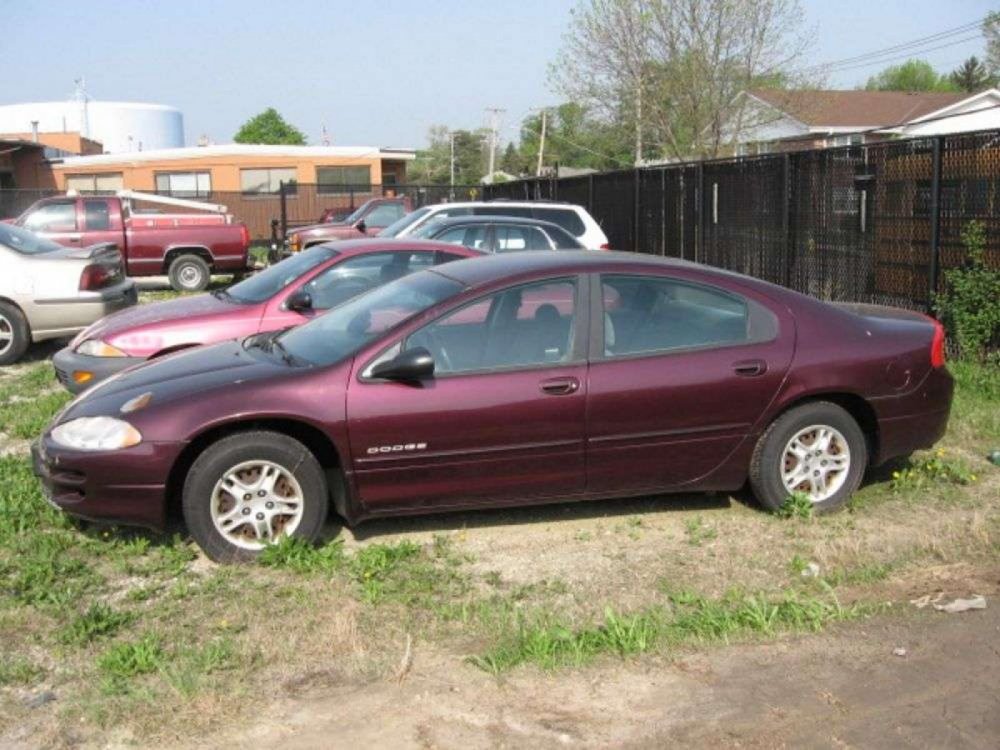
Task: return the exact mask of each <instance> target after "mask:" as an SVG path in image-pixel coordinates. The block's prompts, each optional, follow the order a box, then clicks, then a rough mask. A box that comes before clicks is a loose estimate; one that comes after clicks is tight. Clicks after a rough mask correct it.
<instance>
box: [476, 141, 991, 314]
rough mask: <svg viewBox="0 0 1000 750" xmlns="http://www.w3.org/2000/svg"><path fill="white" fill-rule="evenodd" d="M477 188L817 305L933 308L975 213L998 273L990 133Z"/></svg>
mask: <svg viewBox="0 0 1000 750" xmlns="http://www.w3.org/2000/svg"><path fill="white" fill-rule="evenodd" d="M485 197H486V198H487V199H496V198H507V199H522V200H523V199H541V200H560V201H569V202H571V203H577V204H579V205H581V206H583V207H585V208H586V209H587V210H588V211H590V213H591V214H592V215H593V216H594V218H595V219H597V221H598V222H599V223H600V224H601V226H602V227H603V228H604V232H605V233H606V234H607V235H608V239H609V241H610V243H611V246H612V247H614V248H617V249H621V250H634V251H637V252H642V253H652V254H656V255H666V256H671V257H677V258H686V259H688V260H694V261H698V262H701V263H707V264H709V265H713V266H718V267H720V268H726V269H729V270H732V271H738V272H740V273H745V274H748V275H751V276H755V277H757V278H761V279H766V280H767V281H771V282H774V283H777V284H781V285H783V286H787V287H791V288H792V289H796V290H798V291H801V292H804V293H806V294H810V295H813V296H815V297H819V298H821V299H826V300H834V301H850V302H875V303H880V304H891V305H897V306H903V307H910V308H913V309H921V310H927V309H929V308H930V306H931V304H932V301H933V293H934V292H935V291H940V289H941V283H942V278H943V271H944V270H946V269H948V268H954V267H956V266H960V265H962V264H963V263H964V262H965V253H964V249H963V247H962V244H961V239H960V237H961V231H962V229H963V227H965V226H966V225H967V224H968V222H970V221H973V220H976V221H981V222H983V224H984V225H985V226H986V236H987V253H986V254H987V261H988V262H989V263H990V264H992V265H993V266H995V267H997V268H1000V131H981V132H976V133H962V134H954V135H944V136H934V137H927V138H913V139H904V140H895V141H886V142H882V143H875V144H868V145H861V146H845V147H840V148H829V149H818V150H812V151H797V152H790V153H778V154H769V155H764V156H755V157H742V158H735V159H723V160H715V161H703V162H691V163H681V164H670V165H666V166H657V167H645V168H641V169H632V170H619V171H614V172H603V173H599V174H592V175H589V176H586V177H570V178H563V179H549V178H543V179H529V180H519V181H515V182H507V183H502V184H498V185H490V186H487V187H486V188H485Z"/></svg>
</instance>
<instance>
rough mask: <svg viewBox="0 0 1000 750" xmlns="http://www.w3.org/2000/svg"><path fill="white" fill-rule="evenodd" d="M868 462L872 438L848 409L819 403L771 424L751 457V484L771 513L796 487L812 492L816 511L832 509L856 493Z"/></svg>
mask: <svg viewBox="0 0 1000 750" xmlns="http://www.w3.org/2000/svg"><path fill="white" fill-rule="evenodd" d="M867 465H868V441H867V440H866V438H865V434H864V433H863V432H862V431H861V428H860V427H859V426H858V423H857V422H856V421H855V419H854V417H852V416H851V415H850V414H849V413H848V412H847V411H846V410H844V409H843V408H841V407H840V406H837V404H834V403H831V402H829V401H813V402H810V403H807V404H803V405H801V406H797V407H795V408H793V409H790V410H789V411H787V412H785V413H784V414H782V415H781V416H780V417H778V418H777V419H775V420H774V422H772V423H771V425H770V426H769V427H768V428H767V430H766V431H765V432H764V434H763V435H761V437H760V439H759V440H758V441H757V446H756V447H755V448H754V452H753V458H752V459H751V461H750V486H751V488H752V489H753V493H754V495H755V496H756V498H757V500H758V502H760V504H761V505H762V506H764V508H766V509H767V510H770V511H776V510H778V509H780V508H781V506H782V505H783V504H784V503H785V501H786V500H787V499H788V497H789V496H790V495H791V494H792V492H793V491H797V490H798V491H803V492H806V493H808V494H809V495H810V499H811V500H812V503H813V510H814V511H815V512H817V513H828V512H830V511H834V510H837V509H838V508H840V507H842V506H843V505H844V504H845V503H847V501H848V500H850V498H851V495H853V494H854V492H855V490H857V488H858V486H859V485H860V484H861V480H862V478H863V477H864V473H865V468H866V467H867Z"/></svg>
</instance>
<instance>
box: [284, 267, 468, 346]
mask: <svg viewBox="0 0 1000 750" xmlns="http://www.w3.org/2000/svg"><path fill="white" fill-rule="evenodd" d="M463 288H464V287H463V286H462V284H460V283H459V282H457V281H455V280H453V279H449V278H447V277H446V276H442V275H441V274H439V273H435V272H434V271H421V272H419V273H415V274H413V275H412V276H406V277H404V278H402V279H399V280H397V281H393V282H391V283H389V284H386V285H385V286H381V287H378V288H377V289H373V290H372V291H370V292H367V293H366V294H362V295H361V296H360V297H355V298H354V299H352V300H351V301H349V302H345V303H344V304H342V305H340V307H335V308H333V309H332V310H331V311H330V312H328V313H326V314H325V315H321V316H320V317H318V318H315V319H313V320H311V321H310V322H308V323H305V324H304V325H301V326H299V327H298V328H293V329H291V330H290V331H288V332H286V333H283V334H282V335H281V336H280V337H279V341H280V342H281V345H282V348H283V349H284V350H285V351H287V352H288V354H289V355H291V356H292V357H293V358H295V359H297V360H305V361H306V362H309V363H310V364H314V365H320V366H326V365H332V364H333V363H334V362H338V361H340V360H342V359H344V358H345V357H349V356H351V355H352V354H354V353H355V352H357V351H358V350H359V349H360V348H361V347H363V346H365V345H366V344H368V343H369V342H371V341H373V340H374V339H375V338H376V337H377V336H379V335H381V334H383V333H385V332H386V331H388V330H389V329H390V328H393V327H395V326H397V325H399V324H400V323H403V322H404V321H406V320H409V319H410V318H412V317H413V316H414V315H418V314H420V313H422V312H423V311H424V310H426V309H427V308H429V307H430V306H431V305H434V304H437V303H438V302H440V301H441V300H444V299H447V298H448V297H451V296H453V295H455V294H458V293H459V292H460V291H462V289H463Z"/></svg>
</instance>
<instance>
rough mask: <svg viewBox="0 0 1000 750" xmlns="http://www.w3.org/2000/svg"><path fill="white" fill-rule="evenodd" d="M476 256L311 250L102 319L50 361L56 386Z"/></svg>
mask: <svg viewBox="0 0 1000 750" xmlns="http://www.w3.org/2000/svg"><path fill="white" fill-rule="evenodd" d="M480 254H481V253H479V252H478V251H476V250H470V249H469V248H466V247H462V246H456V245H453V244H449V243H444V242H427V241H422V240H409V241H407V240H405V239H403V240H392V239H390V240H379V239H371V240H354V241H351V242H337V243H331V244H327V245H318V246H316V247H313V248H310V249H309V250H307V251H305V252H303V253H300V254H299V255H297V256H294V257H292V258H287V259H286V260H283V261H281V262H280V263H277V264H275V265H273V266H270V267H268V268H267V269H265V270H263V271H261V272H259V273H257V274H256V275H254V276H251V277H250V278H248V279H245V280H243V281H241V282H239V283H238V284H234V285H233V286H230V287H228V288H226V289H224V290H219V291H215V292H212V293H211V294H200V295H196V296H193V297H181V298H179V299H173V300H167V301H165V302H154V303H152V304H149V305H141V306H138V307H132V308H129V309H128V310H123V311H122V312H119V313H116V314H114V315H109V316H107V317H105V318H102V319H101V320H99V321H97V322H96V323H94V324H93V325H91V326H90V327H88V328H86V329H84V330H83V331H81V332H80V333H79V334H77V336H76V338H74V339H73V340H72V341H71V342H70V343H69V346H67V347H65V348H64V349H62V350H60V351H59V352H57V353H56V355H55V356H54V357H53V358H52V364H53V366H54V367H55V371H56V376H57V377H58V378H59V382H61V383H62V384H63V385H64V386H65V387H66V389H67V390H69V391H71V392H73V393H80V392H82V391H84V390H86V389H87V388H90V387H91V386H93V385H95V384H96V383H99V382H101V381H102V380H104V379H105V378H107V377H109V376H110V375H113V374H114V373H116V372H120V371H122V370H124V369H126V368H128V367H132V366H133V365H137V364H140V363H142V362H145V361H146V360H147V359H155V358H157V357H162V356H164V355H166V354H172V353H174V352H178V351H180V350H181V349H188V348H190V347H192V346H201V345H203V344H215V343H217V342H219V341H225V340H226V339H233V338H242V337H244V336H249V335H250V334H254V333H262V332H265V331H276V330H279V329H282V328H288V327H289V326H296V325H299V324H300V323H303V322H305V321H307V320H310V319H311V318H313V317H315V316H316V315H317V314H319V313H322V312H325V311H326V310H329V309H330V308H332V307H336V306H337V305H339V304H341V303H342V302H345V301H346V300H349V299H350V298H351V297H356V296H357V295H359V294H361V293H362V292H366V291H368V290H369V289H374V288H375V287H377V286H380V285H381V284H385V283H387V282H389V281H394V280H396V279H398V278H400V277H401V276H405V275H406V274H408V273H413V272H414V271H420V270H423V269H425V268H430V267H432V266H436V265H440V264H441V263H447V262H449V261H453V260H460V259H462V258H469V257H474V256H477V255H480Z"/></svg>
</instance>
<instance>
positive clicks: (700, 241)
mask: <svg viewBox="0 0 1000 750" xmlns="http://www.w3.org/2000/svg"><path fill="white" fill-rule="evenodd" d="M695 193H696V197H695V201H694V214H695V216H694V262H695V263H702V262H704V258H703V257H702V256H703V255H704V247H703V246H704V244H705V162H702V161H700V162H698V184H697V185H696V186H695Z"/></svg>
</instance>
